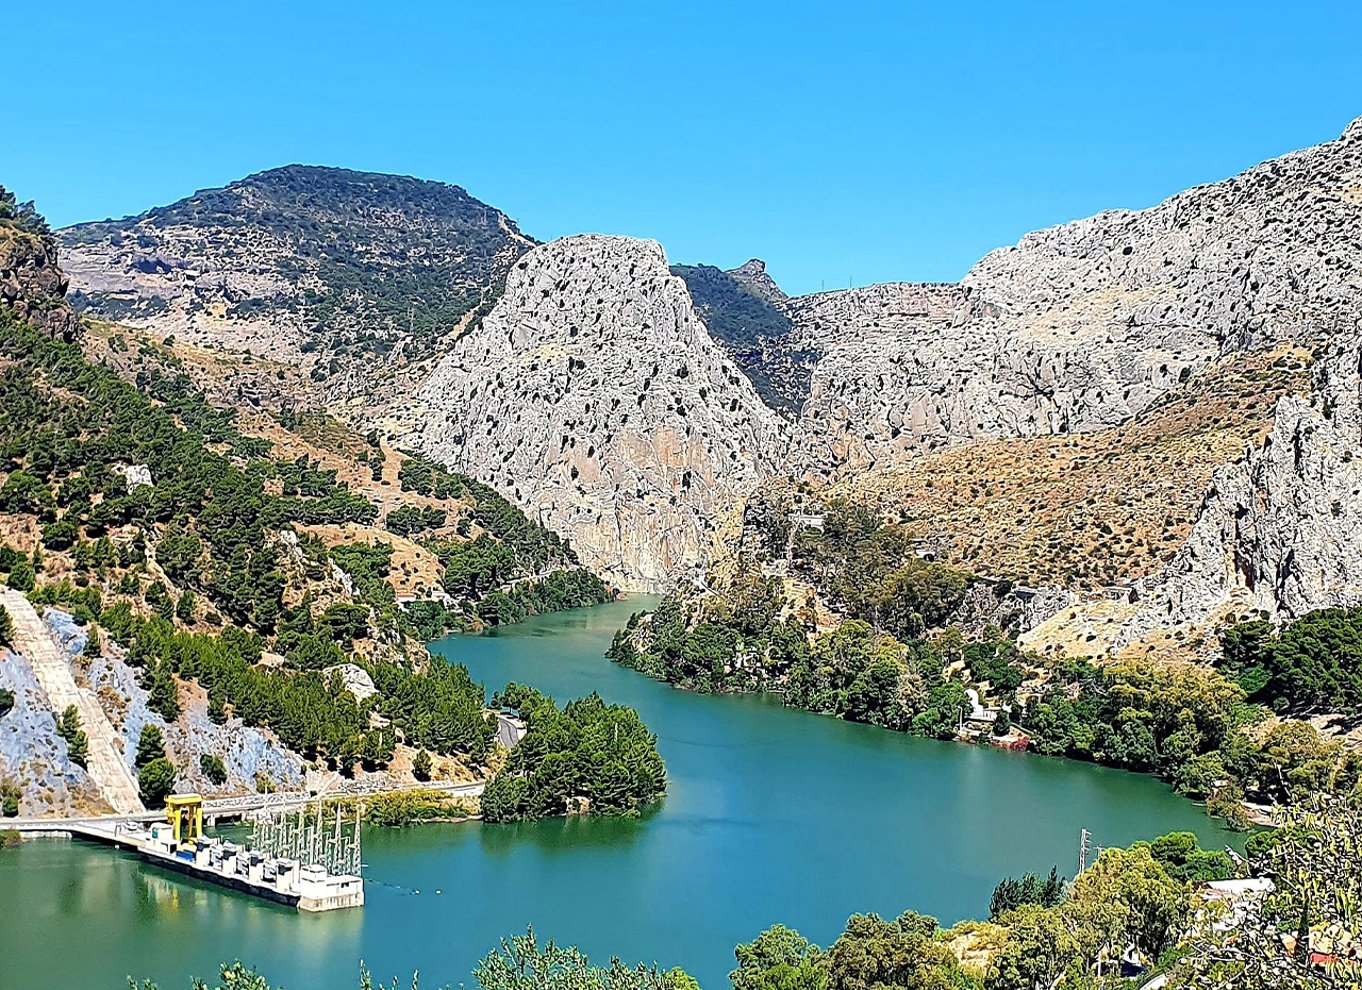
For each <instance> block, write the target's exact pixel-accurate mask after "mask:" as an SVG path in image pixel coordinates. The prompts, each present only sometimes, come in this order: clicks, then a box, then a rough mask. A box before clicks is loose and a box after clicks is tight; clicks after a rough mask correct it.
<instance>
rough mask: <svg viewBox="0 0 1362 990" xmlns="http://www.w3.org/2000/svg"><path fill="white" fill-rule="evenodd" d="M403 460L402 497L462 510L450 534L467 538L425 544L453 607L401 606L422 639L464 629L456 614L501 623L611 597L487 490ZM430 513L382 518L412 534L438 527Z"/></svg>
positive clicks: (563, 547) (552, 540) (423, 462)
mask: <svg viewBox="0 0 1362 990" xmlns="http://www.w3.org/2000/svg"><path fill="white" fill-rule="evenodd" d="M406 457H407V459H406V460H404V461H403V462H402V467H401V468H400V470H399V472H398V479H399V481H400V483H401V485H402V489H403V491H410V492H416V493H418V494H421V495H428V496H431V497H434V498H440V499H454V500H458V501H460V502H464V503H466V504H468V505H469V506H470V509H469V511H468V513H467V515H463V514H461V515H460V517H459V519H458V520H457V523H456V529H457V530H458V532H459V534H460V535H461V536H463V537H471V538H465V539H462V540H457V541H456V540H448V539H437V538H430V539H427V540H426V541H425V542H426V544H427V545H428V546H429V547H430V548H431V549H432V550H433V551H434V552H435V554H436V556H437V557H439V559H440V563H441V564H442V565H443V566H444V569H445V570H444V578H443V581H444V589H445V591H446V592H447V593H448V594H449V595H450V596H451V597H452V598H453V599H454V601H455V603H456V605H455V607H454V608H452V609H451V608H446V607H445V606H442V605H440V604H438V603H436V602H420V603H414V604H413V605H412V606H410V607H408V609H407V610H406V612H407V617H408V621H409V622H410V623H411V626H412V628H413V630H414V631H416V632H418V633H419V634H420V635H422V636H423V637H424V638H427V639H433V638H435V637H436V636H439V635H442V634H443V633H445V632H446V631H448V630H450V629H458V628H463V627H465V626H466V625H467V622H466V621H462V620H461V617H460V614H459V612H460V610H462V611H463V612H465V613H469V614H471V615H472V616H473V617H475V618H476V619H477V621H478V622H481V623H485V624H487V625H506V624H508V623H512V622H519V621H521V620H522V619H525V618H528V617H529V616H531V615H541V614H543V613H545V612H557V611H562V610H563V609H568V608H577V607H579V606H583V605H598V604H600V603H601V602H606V601H609V600H610V599H611V598H612V597H613V596H612V594H611V592H610V590H609V589H608V588H607V587H606V586H605V584H604V582H602V581H601V579H600V578H599V577H597V576H596V575H595V574H592V573H591V572H590V571H588V570H586V569H584V568H583V567H582V566H581V563H580V561H579V560H578V559H577V554H576V552H575V551H574V550H573V549H572V547H571V546H570V545H569V544H568V542H567V541H566V540H564V539H563V538H562V537H560V536H558V535H557V534H556V533H553V532H551V531H549V530H547V529H545V528H544V527H543V526H540V525H539V524H538V523H535V522H533V521H532V520H530V518H529V517H528V516H526V515H525V513H523V512H521V511H520V510H519V509H517V508H516V507H515V506H514V505H512V504H511V503H510V502H509V501H507V500H506V499H505V498H504V497H502V496H501V495H500V494H498V493H497V492H496V490H495V489H493V488H491V487H489V486H487V485H484V484H482V483H481V482H479V481H475V480H473V479H472V478H470V477H468V476H467V475H463V474H458V473H456V472H453V471H449V470H446V469H445V468H444V467H442V466H440V465H439V464H436V463H435V462H434V461H431V460H428V459H427V458H424V457H420V456H417V455H412V454H408V455H406ZM437 513H438V510H433V509H429V508H426V509H401V510H396V511H394V512H392V513H389V515H388V519H387V525H388V527H389V529H390V530H392V531H393V532H399V531H402V532H405V533H408V534H413V535H414V534H416V533H418V532H420V531H423V530H428V529H432V528H435V527H436V526H439V525H442V524H444V523H445V522H446V520H445V519H444V518H443V515H442V514H441V518H440V520H439V521H438V522H437V520H436V515H437ZM475 531H476V532H475Z"/></svg>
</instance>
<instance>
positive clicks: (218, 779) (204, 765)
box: [199, 753, 227, 787]
mask: <svg viewBox="0 0 1362 990" xmlns="http://www.w3.org/2000/svg"><path fill="white" fill-rule="evenodd" d="M199 772H200V773H202V774H203V777H204V779H205V780H207V781H208V782H209V783H210V784H217V785H218V786H219V787H220V786H222V785H223V784H225V783H227V767H226V765H225V764H224V763H223V762H222V757H221V756H218V755H217V754H216V753H204V754H203V755H202V756H200V757H199Z"/></svg>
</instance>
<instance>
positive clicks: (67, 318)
mask: <svg viewBox="0 0 1362 990" xmlns="http://www.w3.org/2000/svg"><path fill="white" fill-rule="evenodd" d="M13 199H14V198H13V196H12V195H10V194H8V193H7V192H6V191H5V189H4V187H3V186H0V305H4V306H7V307H9V308H10V309H11V310H12V311H13V312H14V314H15V315H16V316H18V317H19V318H20V319H22V320H26V321H28V322H29V323H32V324H33V325H34V326H37V327H40V328H41V329H43V330H45V331H47V333H48V334H50V335H51V336H52V337H54V338H56V339H58V340H63V341H66V342H67V343H70V342H71V341H73V340H75V339H76V337H77V336H78V335H79V332H80V321H79V320H78V319H77V318H76V315H75V313H73V312H72V311H71V307H70V306H68V305H67V303H66V287H67V279H66V275H65V274H64V273H63V272H62V270H61V268H59V267H58V266H57V242H56V240H55V239H54V238H53V237H52V234H51V233H50V232H49V231H48V229H47V224H46V223H44V222H43V221H42V218H41V217H39V216H38V215H37V214H36V213H35V212H33V209H32V204H28V205H26V206H25V207H16V206H15V204H14V202H13Z"/></svg>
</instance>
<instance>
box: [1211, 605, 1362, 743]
mask: <svg viewBox="0 0 1362 990" xmlns="http://www.w3.org/2000/svg"><path fill="white" fill-rule="evenodd" d="M1220 642H1221V647H1222V651H1223V656H1222V662H1221V669H1222V670H1224V671H1225V673H1226V675H1227V676H1229V677H1232V678H1233V679H1234V680H1235V681H1237V682H1238V683H1239V685H1240V686H1241V687H1243V689H1244V691H1245V693H1246V694H1247V695H1248V697H1249V699H1250V700H1251V701H1257V702H1261V703H1263V704H1266V705H1270V706H1271V707H1272V708H1273V709H1275V710H1276V711H1278V712H1282V713H1285V714H1291V715H1297V716H1309V715H1315V714H1321V713H1324V714H1328V713H1342V714H1344V715H1346V716H1348V717H1349V718H1352V719H1354V720H1357V719H1362V608H1325V609H1319V610H1318V611H1315V612H1310V613H1308V614H1307V615H1303V616H1301V617H1300V618H1299V619H1296V620H1295V621H1294V622H1289V623H1287V624H1286V625H1284V626H1283V627H1282V628H1281V629H1280V630H1279V631H1274V630H1273V627H1272V624H1271V623H1269V622H1267V621H1266V620H1263V619H1255V620H1252V621H1248V622H1240V623H1236V624H1235V625H1232V626H1231V627H1230V628H1229V629H1227V630H1226V631H1225V633H1224V634H1223V635H1222V636H1221V640H1220Z"/></svg>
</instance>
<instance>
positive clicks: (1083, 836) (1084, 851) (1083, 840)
mask: <svg viewBox="0 0 1362 990" xmlns="http://www.w3.org/2000/svg"><path fill="white" fill-rule="evenodd" d="M1091 849H1092V833H1091V832H1089V831H1088V830H1087V829H1086V828H1085V829H1082V830H1081V831H1080V832H1079V835H1078V872H1079V873H1082V872H1083V871H1084V870H1086V869H1087V868H1088V853H1089V852H1090V851H1091Z"/></svg>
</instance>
